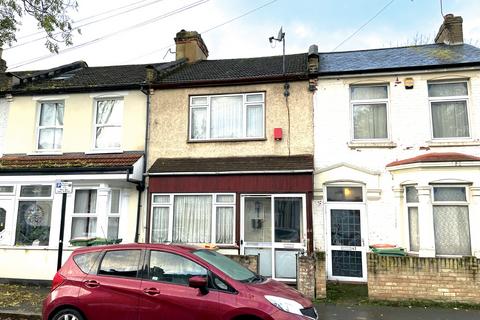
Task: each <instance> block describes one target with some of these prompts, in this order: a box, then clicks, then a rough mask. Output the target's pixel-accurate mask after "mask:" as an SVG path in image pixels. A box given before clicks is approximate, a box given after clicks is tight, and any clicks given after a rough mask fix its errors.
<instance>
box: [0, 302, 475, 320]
mask: <svg viewBox="0 0 480 320" xmlns="http://www.w3.org/2000/svg"><path fill="white" fill-rule="evenodd" d="M315 306H316V308H317V312H318V315H319V319H321V320H479V319H480V310H457V309H444V308H416V307H412V308H409V307H387V306H372V305H358V306H357V305H344V304H326V303H324V304H316V305H315ZM39 319H41V317H40V314H39V313H38V312H34V313H24V312H22V311H21V310H0V320H39Z"/></svg>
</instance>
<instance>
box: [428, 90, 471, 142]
mask: <svg viewBox="0 0 480 320" xmlns="http://www.w3.org/2000/svg"><path fill="white" fill-rule="evenodd" d="M428 96H429V100H430V110H431V117H432V136H433V138H434V139H445V138H468V137H470V132H469V123H468V122H469V120H468V109H467V101H468V85H467V82H466V81H456V82H429V83H428Z"/></svg>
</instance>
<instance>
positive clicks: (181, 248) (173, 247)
mask: <svg viewBox="0 0 480 320" xmlns="http://www.w3.org/2000/svg"><path fill="white" fill-rule="evenodd" d="M127 249H154V250H155V249H157V250H168V251H174V252H178V253H182V252H183V253H187V252H192V251H195V250H199V249H203V247H199V246H194V245H187V244H157V243H148V244H147V243H128V244H115V245H104V246H91V247H84V248H79V249H76V250H75V254H79V253H87V252H96V251H104V250H127Z"/></svg>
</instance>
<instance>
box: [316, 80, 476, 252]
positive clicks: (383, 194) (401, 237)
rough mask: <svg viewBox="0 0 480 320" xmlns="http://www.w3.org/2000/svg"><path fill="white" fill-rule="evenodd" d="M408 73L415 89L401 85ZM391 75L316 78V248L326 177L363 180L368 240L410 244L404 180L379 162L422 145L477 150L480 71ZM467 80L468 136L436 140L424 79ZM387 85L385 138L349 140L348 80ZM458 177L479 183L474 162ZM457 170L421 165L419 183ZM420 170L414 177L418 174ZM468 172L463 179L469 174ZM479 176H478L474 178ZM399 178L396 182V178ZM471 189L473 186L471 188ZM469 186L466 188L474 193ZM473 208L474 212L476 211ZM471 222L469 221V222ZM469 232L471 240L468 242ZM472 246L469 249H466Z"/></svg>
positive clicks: (421, 149)
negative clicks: (366, 141) (385, 140)
mask: <svg viewBox="0 0 480 320" xmlns="http://www.w3.org/2000/svg"><path fill="white" fill-rule="evenodd" d="M406 77H412V78H413V79H414V88H413V89H411V90H406V89H405V87H404V84H403V81H404V79H405V78H406ZM396 79H397V75H390V76H360V77H351V78H339V79H336V78H329V79H325V78H320V79H319V80H318V90H317V92H316V93H315V105H314V124H315V125H314V136H315V155H314V158H315V178H314V189H315V190H314V203H313V221H314V239H315V248H316V249H317V250H320V251H323V250H325V243H324V241H325V240H324V239H325V232H326V226H325V223H324V219H325V212H324V211H325V210H324V198H323V188H324V184H325V183H328V182H334V181H338V180H343V181H345V180H350V181H356V182H362V183H364V184H365V186H366V189H367V192H366V198H367V204H366V206H367V207H366V211H367V214H368V217H367V219H368V230H369V233H368V243H369V244H374V243H393V244H399V245H402V246H406V244H408V239H406V238H407V235H408V234H407V233H406V231H405V227H406V226H405V217H404V211H405V210H403V203H404V200H403V190H402V189H401V184H402V183H404V182H405V181H406V180H402V179H400V178H397V179H396V180H397V181H392V180H393V176H392V174H391V173H390V172H388V171H387V170H386V169H385V165H386V164H388V163H390V162H392V161H395V160H401V159H407V158H411V157H414V156H417V155H420V154H425V153H428V152H460V153H466V154H470V155H474V156H480V72H478V71H455V72H437V73H423V74H418V73H417V74H415V73H412V74H401V75H398V79H399V80H400V81H402V83H400V84H398V85H395V81H396ZM448 79H468V83H469V88H468V89H469V100H468V112H469V124H470V135H471V138H470V139H462V140H460V141H453V140H452V141H443V142H436V141H435V142H434V141H432V136H431V120H430V104H429V101H428V91H427V81H429V80H448ZM385 83H386V84H388V86H389V105H388V107H387V108H388V109H387V112H388V129H389V135H390V141H389V142H390V143H389V144H384V145H382V144H377V145H367V144H364V145H354V144H353V143H352V140H351V135H352V128H351V123H352V120H351V117H352V116H351V106H350V91H349V90H350V89H349V88H350V86H351V85H358V84H385ZM464 170H466V171H463V172H462V173H460V174H459V175H460V176H463V177H467V179H466V180H465V181H471V182H473V185H472V186H471V189H472V190H474V189H475V188H477V187H478V185H479V183H480V181H478V173H479V171H478V167H477V169H474V168H470V169H464ZM457 172H458V170H452V168H437V169H436V170H427V171H425V170H422V171H421V175H422V177H421V180H422V183H424V184H425V183H426V184H427V185H428V183H429V182H432V181H437V180H439V179H440V177H441V178H442V179H456V178H457V179H459V178H458V177H457ZM418 175H419V172H418V171H416V173H414V176H416V178H417V179H418ZM468 177H469V178H468ZM474 177H477V178H474ZM400 180H402V181H400ZM475 190H476V189H475ZM473 193H474V192H470V194H473ZM469 201H470V205H471V209H470V213H471V217H472V219H477V218H476V217H475V215H474V213H473V212H472V211H473V210H472V206H476V205H475V204H474V203H475V202H476V201H477V200H476V197H474V196H473V195H472V196H471V197H470V198H469ZM477 215H478V214H477ZM473 223H474V221H472V220H471V221H470V224H471V225H472V224H473ZM473 242H474V239H473V238H472V247H473V246H474V243H473ZM472 249H473V248H472Z"/></svg>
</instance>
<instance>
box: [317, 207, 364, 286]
mask: <svg viewBox="0 0 480 320" xmlns="http://www.w3.org/2000/svg"><path fill="white" fill-rule="evenodd" d="M332 209H339V210H359V211H360V232H361V246H337V245H335V246H334V245H332V244H331V243H332V239H331V210H332ZM325 216H326V220H325V221H326V228H325V229H326V238H325V239H326V246H325V247H326V255H327V277H328V280H338V281H349V282H366V281H367V260H366V259H367V247H368V239H367V220H366V204H365V203H363V202H330V203H328V202H327V203H326V204H325ZM333 250H342V251H360V252H361V253H362V277H343V276H334V275H333V262H332V251H333Z"/></svg>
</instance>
